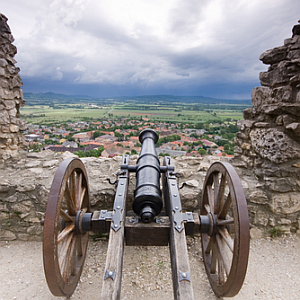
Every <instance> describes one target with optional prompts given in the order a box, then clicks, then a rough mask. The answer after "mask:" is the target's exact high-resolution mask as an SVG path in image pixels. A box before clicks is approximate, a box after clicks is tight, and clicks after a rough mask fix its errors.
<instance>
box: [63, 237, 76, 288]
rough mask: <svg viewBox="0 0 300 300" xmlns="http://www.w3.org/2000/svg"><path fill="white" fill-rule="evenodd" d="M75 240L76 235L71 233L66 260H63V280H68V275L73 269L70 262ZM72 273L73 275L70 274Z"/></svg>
mask: <svg viewBox="0 0 300 300" xmlns="http://www.w3.org/2000/svg"><path fill="white" fill-rule="evenodd" d="M75 241H76V236H75V235H73V236H72V239H71V242H70V245H69V248H68V251H67V257H66V258H65V260H66V261H65V265H64V268H63V274H62V277H63V279H64V281H65V282H68V278H69V275H70V273H72V271H73V270H72V269H73V268H72V262H73V260H74V250H75ZM72 275H74V274H72Z"/></svg>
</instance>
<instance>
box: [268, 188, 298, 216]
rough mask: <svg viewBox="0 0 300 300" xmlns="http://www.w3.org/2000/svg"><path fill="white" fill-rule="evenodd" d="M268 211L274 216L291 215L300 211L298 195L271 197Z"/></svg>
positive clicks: (281, 194)
mask: <svg viewBox="0 0 300 300" xmlns="http://www.w3.org/2000/svg"><path fill="white" fill-rule="evenodd" d="M269 206H270V210H271V211H272V212H273V213H276V214H293V213H296V212H298V211H299V210H300V194H299V193H278V194H275V195H273V196H272V197H271V201H270V203H269Z"/></svg>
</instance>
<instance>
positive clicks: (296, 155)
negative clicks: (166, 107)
mask: <svg viewBox="0 0 300 300" xmlns="http://www.w3.org/2000/svg"><path fill="white" fill-rule="evenodd" d="M299 27H300V25H296V26H295V27H294V29H293V37H292V38H288V39H286V40H285V41H284V45H283V46H280V47H276V48H274V49H271V50H267V51H266V52H264V53H263V54H262V55H261V56H260V60H261V61H262V62H263V63H264V64H267V65H270V66H269V68H268V71H266V72H261V73H260V76H259V78H260V82H261V86H260V87H256V88H254V89H253V91H252V94H251V98H252V104H253V107H252V108H249V109H246V110H245V111H244V120H241V121H240V122H239V124H238V125H239V128H240V132H238V134H237V137H236V144H237V146H236V148H235V158H234V163H235V165H236V166H239V167H240V173H241V174H251V173H253V174H254V175H255V176H256V178H257V180H258V183H257V189H256V191H255V192H254V194H253V196H252V197H250V198H249V205H248V208H249V211H250V216H251V219H252V220H254V223H256V224H257V223H258V225H261V226H265V227H267V228H269V230H274V231H276V230H278V231H284V232H290V230H292V231H295V230H297V228H300V224H299V223H300V221H299V220H300V35H299V34H300V32H299ZM258 219H259V220H260V221H259V222H257V220H258ZM255 220H256V221H255Z"/></svg>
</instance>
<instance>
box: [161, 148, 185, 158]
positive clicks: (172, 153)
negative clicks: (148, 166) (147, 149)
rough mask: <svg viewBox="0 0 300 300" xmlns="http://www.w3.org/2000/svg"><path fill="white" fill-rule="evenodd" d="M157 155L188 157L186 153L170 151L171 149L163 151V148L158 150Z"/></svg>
mask: <svg viewBox="0 0 300 300" xmlns="http://www.w3.org/2000/svg"><path fill="white" fill-rule="evenodd" d="M156 153H157V155H159V154H160V153H163V154H166V153H169V154H170V156H182V155H184V156H185V155H186V153H187V152H186V151H179V150H170V149H163V148H156Z"/></svg>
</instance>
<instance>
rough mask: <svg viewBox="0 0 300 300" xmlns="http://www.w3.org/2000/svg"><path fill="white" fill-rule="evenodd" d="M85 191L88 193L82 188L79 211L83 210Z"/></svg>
mask: <svg viewBox="0 0 300 300" xmlns="http://www.w3.org/2000/svg"><path fill="white" fill-rule="evenodd" d="M85 191H86V188H85V187H84V186H83V187H82V190H81V195H80V200H79V204H78V206H77V207H78V209H81V208H82V203H83V199H84V195H85Z"/></svg>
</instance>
